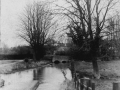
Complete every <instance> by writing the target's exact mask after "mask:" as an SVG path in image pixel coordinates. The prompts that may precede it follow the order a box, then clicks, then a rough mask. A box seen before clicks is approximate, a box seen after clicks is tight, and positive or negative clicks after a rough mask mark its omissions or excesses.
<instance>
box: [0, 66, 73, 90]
mask: <svg viewBox="0 0 120 90" xmlns="http://www.w3.org/2000/svg"><path fill="white" fill-rule="evenodd" d="M63 72H64V74H65V75H64V74H63ZM65 77H67V79H69V80H71V79H72V76H71V71H70V70H69V69H68V67H67V65H66V64H59V65H53V66H48V67H45V68H37V69H31V70H26V71H22V72H16V73H13V74H1V75H0V78H1V79H3V80H5V85H4V86H3V87H2V88H0V90H26V88H27V87H28V86H29V85H31V83H32V82H34V81H35V80H39V81H40V85H39V86H38V89H37V90H59V87H60V85H61V83H63V81H64V80H65Z"/></svg>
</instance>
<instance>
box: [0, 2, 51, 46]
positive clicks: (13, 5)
mask: <svg viewBox="0 0 120 90" xmlns="http://www.w3.org/2000/svg"><path fill="white" fill-rule="evenodd" d="M33 1H40V0H1V41H2V43H5V44H6V45H7V46H8V47H13V46H17V45H21V44H25V43H26V42H25V41H23V40H21V39H19V38H18V37H17V29H18V27H19V24H18V23H19V16H20V14H21V13H22V12H23V10H24V7H25V6H26V4H28V3H31V2H33ZM43 1H44V0H43ZM50 1H51V0H50Z"/></svg>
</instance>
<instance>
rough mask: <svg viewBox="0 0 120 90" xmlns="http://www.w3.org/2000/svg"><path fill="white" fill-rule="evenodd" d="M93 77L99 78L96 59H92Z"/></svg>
mask: <svg viewBox="0 0 120 90" xmlns="http://www.w3.org/2000/svg"><path fill="white" fill-rule="evenodd" d="M92 64H93V73H94V77H95V78H97V79H100V72H99V67H98V63H97V60H92Z"/></svg>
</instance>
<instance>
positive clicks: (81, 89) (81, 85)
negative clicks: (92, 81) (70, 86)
mask: <svg viewBox="0 0 120 90" xmlns="http://www.w3.org/2000/svg"><path fill="white" fill-rule="evenodd" d="M80 81H81V84H80V90H83V88H84V86H83V82H84V79H83V78H81V79H80Z"/></svg>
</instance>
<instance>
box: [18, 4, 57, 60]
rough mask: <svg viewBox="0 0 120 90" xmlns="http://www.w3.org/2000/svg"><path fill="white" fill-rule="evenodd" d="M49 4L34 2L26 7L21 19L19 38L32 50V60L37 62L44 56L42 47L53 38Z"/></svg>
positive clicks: (52, 21)
mask: <svg viewBox="0 0 120 90" xmlns="http://www.w3.org/2000/svg"><path fill="white" fill-rule="evenodd" d="M53 19H54V15H53V14H52V10H51V9H50V6H49V3H46V2H34V3H33V4H29V5H27V7H26V8H25V12H24V13H23V16H22V17H21V19H20V20H21V25H20V27H21V29H20V33H19V36H20V37H21V38H22V39H24V40H25V41H27V42H28V43H29V44H30V46H31V48H32V50H33V57H34V60H39V59H40V58H42V57H43V56H44V54H45V48H44V46H45V45H46V44H47V43H48V42H49V40H50V39H51V38H52V37H53V34H54V32H55V30H54V26H55V20H53Z"/></svg>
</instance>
